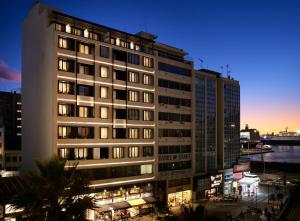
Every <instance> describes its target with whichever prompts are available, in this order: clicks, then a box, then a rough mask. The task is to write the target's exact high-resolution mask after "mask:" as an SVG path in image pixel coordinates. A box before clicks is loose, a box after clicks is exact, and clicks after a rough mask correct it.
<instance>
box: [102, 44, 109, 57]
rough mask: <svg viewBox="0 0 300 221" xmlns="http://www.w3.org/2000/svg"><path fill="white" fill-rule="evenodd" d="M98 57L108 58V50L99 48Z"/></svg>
mask: <svg viewBox="0 0 300 221" xmlns="http://www.w3.org/2000/svg"><path fill="white" fill-rule="evenodd" d="M100 56H101V57H104V58H108V57H109V48H108V47H104V46H100Z"/></svg>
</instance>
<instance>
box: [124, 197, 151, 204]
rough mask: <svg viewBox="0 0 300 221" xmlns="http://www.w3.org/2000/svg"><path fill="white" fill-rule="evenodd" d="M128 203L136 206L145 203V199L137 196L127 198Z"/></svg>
mask: <svg viewBox="0 0 300 221" xmlns="http://www.w3.org/2000/svg"><path fill="white" fill-rule="evenodd" d="M128 203H129V204H130V205H131V206H138V205H143V204H146V203H147V202H146V201H145V200H143V199H141V198H139V199H134V200H129V201H128Z"/></svg>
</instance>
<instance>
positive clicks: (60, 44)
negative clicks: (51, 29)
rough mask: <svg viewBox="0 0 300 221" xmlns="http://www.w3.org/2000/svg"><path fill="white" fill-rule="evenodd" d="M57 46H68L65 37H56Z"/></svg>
mask: <svg viewBox="0 0 300 221" xmlns="http://www.w3.org/2000/svg"><path fill="white" fill-rule="evenodd" d="M58 47H60V48H67V47H68V44H67V39H65V38H59V39H58Z"/></svg>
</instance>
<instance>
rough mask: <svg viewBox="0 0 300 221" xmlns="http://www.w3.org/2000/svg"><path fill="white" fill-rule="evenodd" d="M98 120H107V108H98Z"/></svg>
mask: <svg viewBox="0 0 300 221" xmlns="http://www.w3.org/2000/svg"><path fill="white" fill-rule="evenodd" d="M100 118H103V119H107V118H108V108H107V107H100Z"/></svg>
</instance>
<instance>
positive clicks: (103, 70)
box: [100, 66, 108, 78]
mask: <svg viewBox="0 0 300 221" xmlns="http://www.w3.org/2000/svg"><path fill="white" fill-rule="evenodd" d="M100 77H102V78H107V77H108V67H106V66H100Z"/></svg>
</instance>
